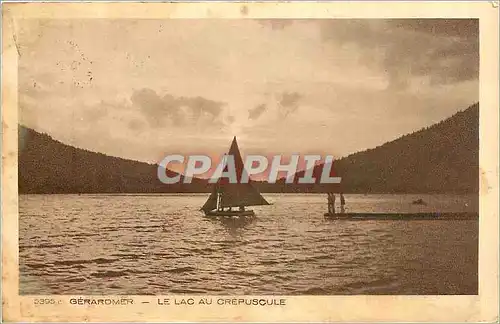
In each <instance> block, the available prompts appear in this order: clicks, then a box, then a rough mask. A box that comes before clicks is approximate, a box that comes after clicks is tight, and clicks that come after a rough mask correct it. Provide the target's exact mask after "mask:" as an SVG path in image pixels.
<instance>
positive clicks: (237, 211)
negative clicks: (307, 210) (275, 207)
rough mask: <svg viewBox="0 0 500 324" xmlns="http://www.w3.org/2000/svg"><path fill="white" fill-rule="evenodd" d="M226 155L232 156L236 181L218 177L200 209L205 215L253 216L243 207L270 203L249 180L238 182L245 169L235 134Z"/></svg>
mask: <svg viewBox="0 0 500 324" xmlns="http://www.w3.org/2000/svg"><path fill="white" fill-rule="evenodd" d="M228 155H229V156H233V157H234V164H235V169H236V177H237V183H229V180H228V179H227V178H220V179H219V180H218V181H217V183H216V184H215V185H214V188H213V190H212V193H211V194H210V196H209V197H208V200H207V201H206V202H205V204H204V205H203V207H201V210H202V211H203V212H204V213H205V216H225V217H232V216H254V215H255V213H254V211H253V210H246V209H245V207H248V206H262V205H270V204H269V203H268V202H267V201H266V199H264V197H262V196H261V194H260V193H259V191H258V190H257V189H256V188H255V187H254V186H252V184H251V181H248V183H240V180H241V177H242V175H243V174H244V173H245V172H246V171H245V168H244V165H243V159H242V158H241V153H240V150H239V148H238V143H237V142H236V136H235V137H234V138H233V142H232V143H231V147H230V148H229V153H228V154H226V156H228ZM224 171H227V170H226V169H225V170H224ZM233 208H234V209H233Z"/></svg>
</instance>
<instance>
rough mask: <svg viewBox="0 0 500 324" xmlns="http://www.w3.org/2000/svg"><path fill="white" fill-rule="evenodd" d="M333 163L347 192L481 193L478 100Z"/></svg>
mask: <svg viewBox="0 0 500 324" xmlns="http://www.w3.org/2000/svg"><path fill="white" fill-rule="evenodd" d="M334 166H335V169H336V170H337V172H338V174H339V175H341V176H342V182H343V188H344V191H345V192H364V193H366V192H407V193H411V192H415V193H417V192H418V193H426V192H428V193H431V192H443V193H445V192H446V193H451V192H455V193H467V192H474V193H475V192H479V103H476V104H474V105H472V106H471V107H469V108H468V109H466V110H464V111H461V112H458V113H456V114H455V115H453V116H452V117H450V118H448V119H446V120H444V121H442V122H440V123H437V124H434V125H432V126H430V127H427V128H424V129H422V130H420V131H417V132H415V133H412V134H408V135H405V136H403V137H400V138H398V139H396V140H394V141H392V142H388V143H386V144H383V145H382V146H379V147H376V148H373V149H370V150H366V151H363V152H359V153H355V154H352V155H350V156H348V157H346V158H343V159H340V160H338V161H336V162H335V164H334Z"/></svg>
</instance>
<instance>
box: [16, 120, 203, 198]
mask: <svg viewBox="0 0 500 324" xmlns="http://www.w3.org/2000/svg"><path fill="white" fill-rule="evenodd" d="M18 134H19V153H18V158H19V167H18V170H19V176H18V177H19V193H169V192H206V191H208V190H210V188H209V187H208V186H207V183H206V181H205V180H201V179H196V178H193V180H192V183H191V184H182V183H179V184H172V185H165V184H163V183H162V182H161V181H160V180H159V179H158V176H157V172H158V165H156V164H148V163H144V162H138V161H132V160H126V159H122V158H118V157H112V156H107V155H105V154H102V153H95V152H91V151H88V150H84V149H80V148H76V147H72V146H69V145H66V144H63V143H61V142H59V141H56V140H54V139H53V138H52V137H50V136H49V135H47V134H41V133H38V132H36V131H34V130H32V129H30V128H27V127H24V126H22V125H20V126H19V131H18ZM166 173H167V176H169V177H174V176H176V175H178V173H176V172H174V171H171V170H168V169H167V170H166ZM183 179H184V177H183V176H182V175H181V181H182V180H183Z"/></svg>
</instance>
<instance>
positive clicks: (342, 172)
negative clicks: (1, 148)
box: [2, 3, 498, 310]
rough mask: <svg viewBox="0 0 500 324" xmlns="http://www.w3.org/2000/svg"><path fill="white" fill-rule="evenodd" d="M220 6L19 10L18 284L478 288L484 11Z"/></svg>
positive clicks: (295, 291) (107, 290)
mask: <svg viewBox="0 0 500 324" xmlns="http://www.w3.org/2000/svg"><path fill="white" fill-rule="evenodd" d="M237 8H238V14H239V17H236V18H231V19H220V17H216V16H215V15H214V16H213V17H211V16H210V14H207V15H208V17H206V18H200V17H191V18H190V17H181V18H176V19H171V18H161V17H160V18H158V17H151V18H148V17H123V18H120V17H117V16H116V17H111V18H108V17H104V15H103V17H100V16H99V15H94V16H93V17H92V18H89V17H88V16H85V15H83V16H82V17H67V18H65V17H51V16H50V15H42V17H29V18H26V19H22V18H16V20H15V23H14V24H13V26H14V27H13V28H14V30H15V34H14V37H13V38H12V39H13V41H12V42H13V43H14V44H15V55H16V56H17V67H16V73H17V79H16V81H15V82H16V85H17V89H16V93H15V95H16V96H17V110H16V111H17V112H16V114H17V125H12V126H10V127H12V128H11V129H13V127H15V129H16V133H17V134H16V135H17V141H16V145H17V152H16V155H17V163H16V164H17V171H16V172H17V173H16V174H15V177H16V178H15V179H12V178H9V179H10V180H9V181H13V182H11V183H15V185H16V188H15V189H14V188H13V189H12V190H16V191H17V195H16V197H17V198H16V201H17V212H18V220H17V226H18V233H17V235H18V236H17V237H16V238H15V239H16V244H18V251H17V252H18V256H17V258H18V286H17V290H18V291H17V292H16V294H18V295H19V296H20V297H22V296H37V295H73V296H91V297H88V298H90V299H82V300H84V301H83V304H82V305H83V306H80V307H84V306H85V305H84V304H85V303H88V304H89V305H88V306H89V307H90V306H91V304H92V303H94V301H96V300H97V301H96V304H102V306H103V307H104V304H105V301H106V300H105V299H99V300H101V302H99V300H98V299H97V298H98V296H103V295H115V296H123V298H128V297H125V296H132V295H143V296H174V295H175V296H179V298H177V299H175V305H180V304H183V303H184V304H186V303H187V304H189V300H193V303H194V300H198V299H200V300H203V299H204V298H201V297H204V296H215V298H213V300H212V299H211V300H210V303H208V299H206V300H205V302H207V304H211V303H212V302H213V303H214V304H218V305H229V304H230V305H233V306H234V305H242V306H247V307H248V306H251V305H252V304H253V305H268V307H271V306H273V307H285V299H280V298H281V297H280V296H292V297H293V296H303V297H306V296H324V297H327V296H331V297H333V296H367V295H368V296H381V295H387V296H394V295H397V296H408V295H410V296H424V295H434V296H444V295H455V296H456V295H460V296H476V297H478V296H479V295H480V282H479V277H480V273H479V272H480V260H479V255H480V245H481V244H480V233H479V232H480V219H481V217H483V216H480V210H483V209H482V208H483V207H481V206H482V205H481V197H482V196H481V192H483V191H484V190H486V191H491V190H492V189H491V185H495V186H496V185H497V182H489V183H488V182H487V181H486V180H485V178H486V177H490V176H491V174H486V173H485V170H487V168H486V167H485V168H484V169H483V167H482V163H480V143H481V150H483V149H484V146H483V145H485V144H483V136H484V135H482V134H483V133H482V132H481V131H482V127H483V126H481V128H480V116H482V114H483V110H484V109H485V107H484V106H482V105H484V103H483V102H482V101H481V102H480V99H482V97H480V94H481V92H482V91H483V90H480V73H479V72H480V33H483V31H482V30H481V28H480V25H481V24H480V19H479V18H477V17H457V18H450V17H443V18H439V17H437V18H436V17H435V18H426V17H414V18H411V17H408V18H397V17H395V18H388V17H379V18H356V17H353V18H345V17H331V18H325V17H319V18H314V17H307V16H306V15H304V16H305V17H277V18H273V17H266V18H259V17H254V16H252V12H253V11H252V10H253V9H252V8H253V7H252V6H251V5H250V4H248V5H245V4H243V3H242V4H238V5H237ZM3 11H4V15H5V10H3ZM481 26H482V25H481ZM497 28H498V26H497ZM4 35H5V34H4ZM4 38H5V36H4ZM481 44H482V43H481ZM481 46H482V45H481ZM497 56H498V55H497ZM497 58H498V57H497ZM481 64H482V63H481ZM480 104H481V105H480ZM2 106H3V110H5V107H4V104H2ZM480 107H481V108H480ZM487 107H488V109H491V108H494V107H492V106H491V105H489V106H487ZM497 108H498V107H497ZM496 116H497V117H498V115H496ZM3 125H4V126H3V128H5V127H6V126H5V125H6V124H5V123H4V124H3ZM481 125H482V124H481ZM497 126H498V124H497ZM496 135H498V128H497V130H496ZM491 140H493V139H491ZM494 140H495V141H497V139H496V138H495V139H494ZM3 156H5V155H4V153H3ZM497 158H498V157H496V158H495V159H496V160H492V162H491V163H494V165H496V166H497V172H498V160H497ZM3 162H4V161H3ZM2 174H3V177H4V178H5V174H4V172H2ZM497 176H498V173H497ZM495 181H496V180H495ZM494 190H497V188H496V187H495V189H494ZM480 207H481V208H480ZM491 212H493V213H496V214H495V215H496V218H498V213H497V211H495V210H493V209H491ZM481 215H482V214H481ZM3 217H5V215H3ZM493 224H497V225H498V223H493ZM481 233H482V232H481ZM3 235H4V236H5V235H6V232H5V230H4V232H3ZM496 248H498V247H496ZM92 296H95V297H92ZM183 296H185V298H184V299H183ZM233 296H267V297H266V298H262V299H252V298H250V297H248V298H242V299H238V300H236V299H234V301H232V299H231V298H233ZM188 297H189V299H188ZM226 297H227V299H226ZM92 298H96V299H95V300H94V299H92ZM119 298H122V297H119ZM193 298H198V299H193ZM122 300H128V299H122ZM130 300H131V301H130V302H129V301H127V302H126V303H130V304H133V303H134V302H132V299H130ZM161 300H162V301H160V299H158V302H157V304H159V305H162V303H167V300H166V299H165V300H164V299H161ZM181 300H182V302H181ZM35 303H36V302H35ZM54 303H57V299H56V301H55V302H54ZM70 303H71V304H73V302H72V301H71V300H70ZM110 303H111V302H110ZM143 303H146V302H143ZM155 303H156V301H155ZM172 303H174V302H173V299H172ZM178 303H179V304H178ZM196 303H198V301H196ZM200 303H201V302H200ZM74 304H77V299H75V302H74ZM122 305H124V304H122ZM262 310H264V308H262Z"/></svg>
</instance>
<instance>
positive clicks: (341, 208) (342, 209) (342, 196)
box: [340, 193, 345, 214]
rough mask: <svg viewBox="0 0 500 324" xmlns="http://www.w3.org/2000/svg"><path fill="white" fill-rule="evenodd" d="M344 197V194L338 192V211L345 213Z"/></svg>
mask: <svg viewBox="0 0 500 324" xmlns="http://www.w3.org/2000/svg"><path fill="white" fill-rule="evenodd" d="M344 206H345V198H344V194H342V193H341V194H340V212H341V213H342V214H343V213H345V207H344Z"/></svg>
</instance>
